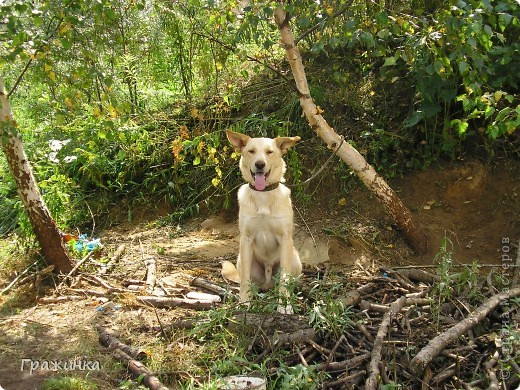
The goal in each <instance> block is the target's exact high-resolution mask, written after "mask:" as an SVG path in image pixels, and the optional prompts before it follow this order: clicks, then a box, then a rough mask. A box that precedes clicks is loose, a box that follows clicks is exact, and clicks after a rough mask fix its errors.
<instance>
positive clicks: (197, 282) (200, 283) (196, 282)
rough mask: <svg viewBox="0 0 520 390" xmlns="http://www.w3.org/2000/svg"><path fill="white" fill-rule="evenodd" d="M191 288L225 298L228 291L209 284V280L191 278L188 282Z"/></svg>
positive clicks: (214, 284)
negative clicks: (198, 288) (201, 289)
mask: <svg viewBox="0 0 520 390" xmlns="http://www.w3.org/2000/svg"><path fill="white" fill-rule="evenodd" d="M190 284H191V285H192V286H196V287H200V288H204V289H206V290H208V291H211V292H214V293H217V294H219V295H222V296H225V295H226V294H228V291H227V290H226V289H225V288H224V287H221V286H219V285H218V284H216V283H213V282H210V281H209V280H206V279H202V278H193V279H192V280H191V282H190Z"/></svg>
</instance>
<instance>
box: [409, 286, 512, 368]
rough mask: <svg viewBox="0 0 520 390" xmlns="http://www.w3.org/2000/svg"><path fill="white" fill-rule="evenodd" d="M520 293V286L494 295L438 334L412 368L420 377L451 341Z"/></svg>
mask: <svg viewBox="0 0 520 390" xmlns="http://www.w3.org/2000/svg"><path fill="white" fill-rule="evenodd" d="M519 295H520V287H517V288H514V289H511V290H509V291H505V292H502V293H500V294H496V295H493V296H492V297H491V298H489V299H488V300H487V301H486V302H484V303H483V304H482V305H480V306H479V307H477V308H476V309H475V310H474V311H473V312H471V313H470V314H469V315H468V317H466V318H465V319H464V320H462V321H460V322H459V323H457V324H456V325H454V326H453V327H451V328H449V329H448V330H447V331H445V332H444V333H442V334H440V335H438V336H437V337H435V338H434V339H433V340H431V341H430V342H429V343H428V345H426V346H425V347H424V348H423V349H422V350H420V351H419V353H418V354H417V355H416V356H415V357H414V358H413V359H412V360H411V361H410V369H411V370H412V372H413V373H414V374H415V375H416V376H417V377H420V376H421V375H422V373H423V372H424V369H425V368H426V366H427V365H428V364H429V363H430V362H431V361H432V360H433V359H434V358H435V357H436V356H438V355H439V353H440V352H441V351H442V350H443V349H445V348H446V347H447V346H448V345H449V344H450V343H452V342H454V341H455V340H457V339H458V338H459V337H460V336H461V335H463V334H464V333H466V332H467V331H468V330H470V329H471V328H473V327H474V326H475V325H477V324H478V323H479V322H480V321H482V320H483V319H484V318H486V316H487V315H488V314H489V313H490V312H491V311H492V310H493V309H494V308H495V307H496V306H498V304H499V303H500V302H502V301H503V300H506V299H510V298H514V297H517V296H519Z"/></svg>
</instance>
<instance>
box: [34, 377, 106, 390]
mask: <svg viewBox="0 0 520 390" xmlns="http://www.w3.org/2000/svg"><path fill="white" fill-rule="evenodd" d="M42 389H43V390H98V389H99V387H98V386H97V385H96V384H94V383H92V382H89V381H87V380H86V379H82V378H77V377H71V376H63V377H57V378H50V379H47V380H46V381H45V382H43V384H42Z"/></svg>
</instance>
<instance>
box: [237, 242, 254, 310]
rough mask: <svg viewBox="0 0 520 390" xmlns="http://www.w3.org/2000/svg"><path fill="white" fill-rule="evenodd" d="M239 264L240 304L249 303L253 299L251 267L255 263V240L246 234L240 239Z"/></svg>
mask: <svg viewBox="0 0 520 390" xmlns="http://www.w3.org/2000/svg"><path fill="white" fill-rule="evenodd" d="M239 253H240V254H239V260H238V262H237V268H238V274H239V276H240V292H239V297H240V302H242V303H248V304H249V301H250V299H251V266H252V263H253V239H252V238H250V237H248V236H246V235H245V234H244V235H242V236H241V237H240V252H239Z"/></svg>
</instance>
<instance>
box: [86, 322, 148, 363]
mask: <svg viewBox="0 0 520 390" xmlns="http://www.w3.org/2000/svg"><path fill="white" fill-rule="evenodd" d="M96 329H97V331H98V333H99V342H100V343H101V345H103V346H104V347H106V348H108V349H109V350H113V349H120V350H121V351H123V352H124V353H126V354H127V355H128V356H130V357H131V358H132V359H139V360H142V359H144V358H146V352H145V351H143V350H142V349H135V348H133V347H130V346H128V345H126V344H124V343H122V342H121V341H120V340H119V339H118V338H117V334H116V333H115V332H114V331H111V330H110V329H106V328H105V327H103V326H101V325H97V326H96Z"/></svg>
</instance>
